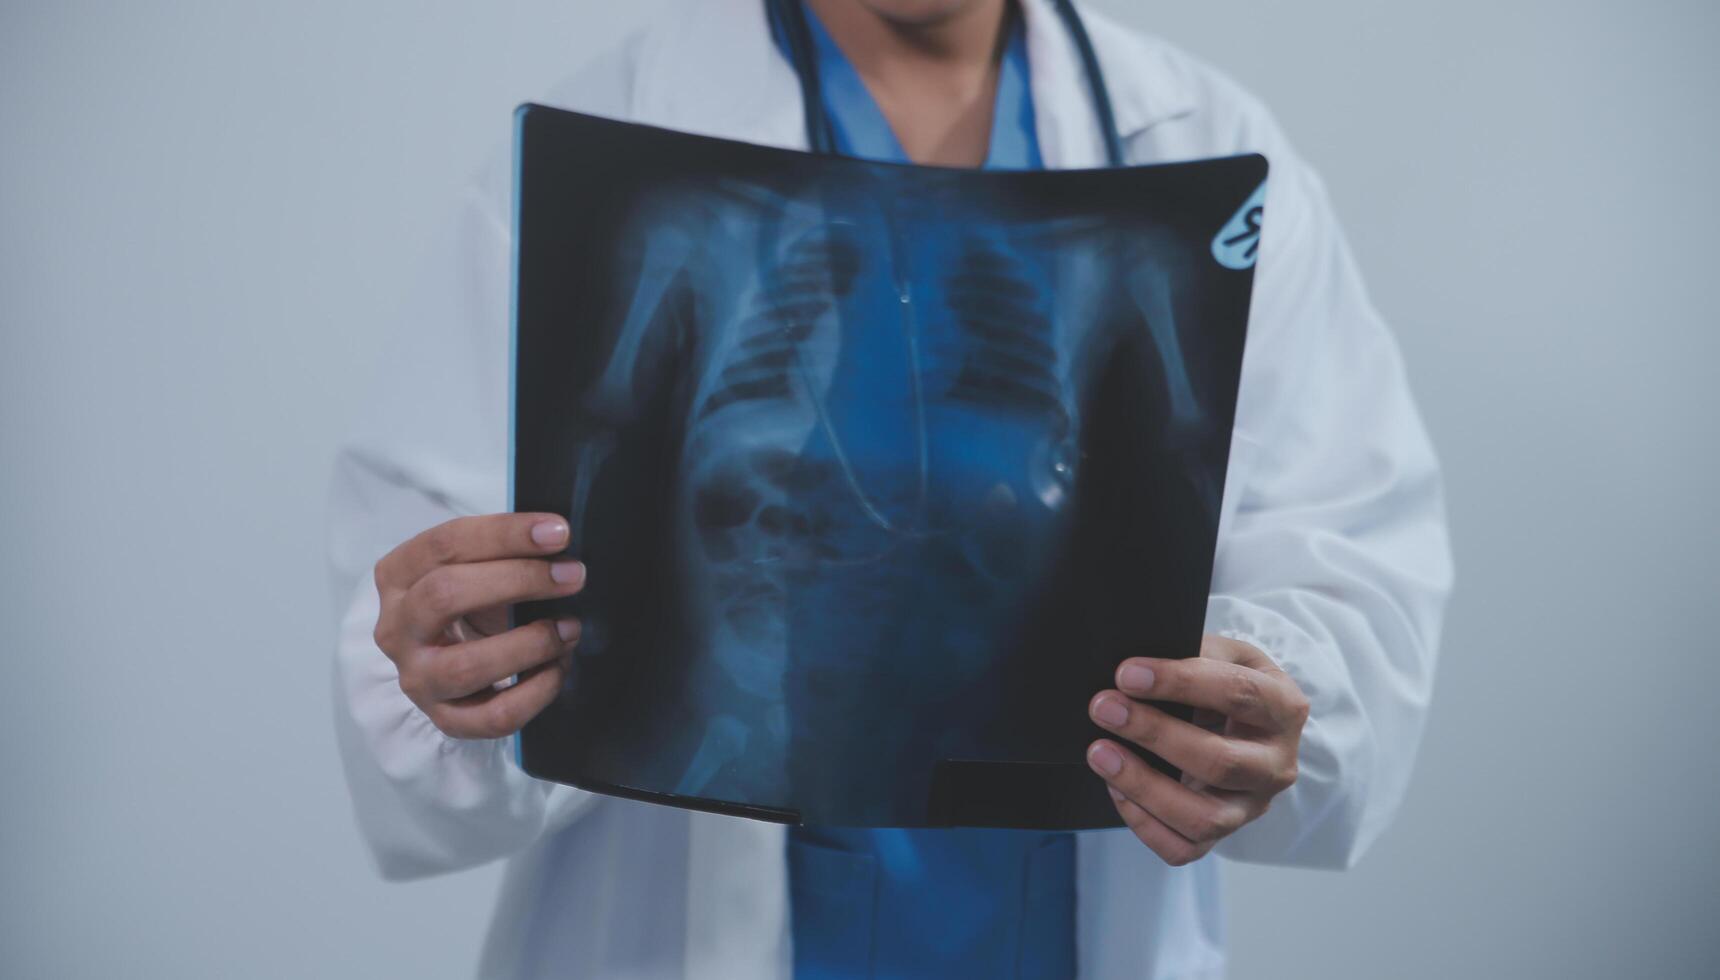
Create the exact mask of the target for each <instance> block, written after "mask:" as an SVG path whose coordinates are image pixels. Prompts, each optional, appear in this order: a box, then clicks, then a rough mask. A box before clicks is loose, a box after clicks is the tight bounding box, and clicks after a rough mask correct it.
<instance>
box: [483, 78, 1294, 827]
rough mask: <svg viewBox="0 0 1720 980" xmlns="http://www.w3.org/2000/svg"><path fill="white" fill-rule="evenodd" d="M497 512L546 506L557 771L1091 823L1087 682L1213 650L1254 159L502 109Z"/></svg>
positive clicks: (850, 810) (926, 814)
mask: <svg viewBox="0 0 1720 980" xmlns="http://www.w3.org/2000/svg"><path fill="white" fill-rule="evenodd" d="M521 126H522V139H521V157H520V179H521V184H520V199H519V205H518V207H519V248H520V252H519V260H518V295H517V297H516V303H517V308H516V357H517V362H516V368H515V370H516V374H515V389H516V390H515V444H514V452H515V468H514V478H515V482H514V498H515V500H514V503H515V507H516V509H520V510H550V511H558V512H561V513H565V514H566V515H567V516H568V518H569V520H570V524H571V527H572V529H573V535H572V543H571V546H570V548H569V551H570V553H572V554H574V555H576V556H578V557H580V558H582V559H583V560H584V561H585V562H586V564H587V566H588V568H589V569H590V579H589V585H588V587H587V589H586V591H585V592H584V593H583V594H582V595H581V596H578V597H576V598H574V599H572V600H568V601H567V602H566V603H565V604H564V605H562V606H558V607H551V606H548V605H539V606H533V607H528V608H526V609H524V611H523V614H524V615H526V616H535V615H542V614H548V613H550V612H552V611H554V612H565V611H573V612H575V613H576V614H577V615H579V616H581V617H582V619H583V620H584V623H585V631H584V635H583V637H582V640H581V643H580V645H579V647H578V649H577V651H576V669H575V670H574V671H573V673H572V675H571V677H570V680H569V684H568V688H567V690H565V691H564V693H563V695H562V696H561V698H560V699H558V701H557V702H556V704H554V705H553V706H552V707H551V708H550V709H549V710H548V711H546V712H545V713H544V715H543V716H541V717H540V718H539V719H537V720H536V721H534V722H533V723H532V724H531V725H530V726H528V727H527V729H526V730H525V732H524V734H523V735H522V737H521V757H522V761H523V763H524V764H525V765H526V767H527V769H528V770H530V771H532V772H534V773H536V774H538V775H541V776H544V777H546V778H551V779H558V780H562V781H565V782H570V783H573V784H575V785H580V786H585V787H587V788H591V789H595V790H600V791H604V792H611V793H618V794H621V795H626V796H634V797H643V798H647V799H654V800H658V801H661V802H669V803H676V804H680V805H685V806H694V807H701V808H707V809H716V810H723V811H727V812H735V813H744V814H750V815H753V816H761V817H767V818H773V819H781V820H791V821H792V820H802V821H806V822H817V823H824V824H844V825H869V826H928V825H930V826H940V825H943V826H948V825H992V826H1046V827H1081V826H1104V825H1110V824H1113V823H1115V821H1116V815H1115V810H1114V808H1112V807H1111V806H1110V805H1109V801H1108V800H1106V799H1105V796H1104V793H1103V788H1102V785H1101V784H1100V783H1099V782H1098V780H1097V779H1095V778H1093V777H1091V776H1090V774H1089V773H1087V771H1086V767H1085V764H1084V763H1083V761H1082V752H1083V749H1084V748H1085V746H1086V744H1087V742H1088V741H1090V739H1091V738H1092V737H1094V736H1095V735H1096V734H1097V730H1096V729H1094V728H1092V726H1091V724H1090V722H1089V721H1088V720H1087V717H1086V706H1087V699H1088V698H1089V697H1090V696H1091V694H1092V693H1093V692H1095V691H1097V690H1100V689H1101V688H1103V687H1105V686H1108V683H1109V681H1108V678H1109V676H1110V672H1111V670H1112V669H1114V667H1115V665H1116V663H1117V662H1118V661H1120V660H1122V659H1123V658H1125V657H1127V656H1130V655H1133V654H1137V653H1143V652H1145V653H1151V654H1153V655H1157V656H1190V655H1193V654H1195V653H1196V652H1197V651H1198V645H1199V636H1200V629H1201V621H1202V617H1203V613H1204V605H1205V597H1206V591H1207V589H1208V586H1209V582H1210V575H1211V564H1212V549H1213V543H1214V538H1215V534H1216V525H1217V520H1218V512H1219V503H1220V497H1221V493H1222V490H1223V481H1224V471H1225V461H1226V457H1227V454H1228V446H1229V436H1230V425H1231V420H1232V415H1233V412H1234V402H1235V396H1236V386H1237V378H1238V373H1239V369H1240V361H1241V356H1242V349H1243V337H1244V328H1245V323H1246V318H1247V305H1248V293H1249V288H1250V284H1251V282H1252V266H1253V264H1254V254H1255V252H1256V251H1257V248H1258V236H1259V230H1260V218H1261V211H1262V207H1263V204H1264V199H1263V180H1264V171H1265V165H1264V161H1263V160H1261V159H1260V158H1259V157H1239V158H1233V159H1226V160H1215V161H1203V162H1200V163H1195V164H1185V165H1176V166H1161V167H1148V168H1129V169H1123V170H1110V171H1089V172H1073V173H1032V174H1027V173H1014V174H1010V173H993V172H970V171H958V170H948V169H939V168H920V167H905V166H898V165H890V164H876V163H865V162H860V161H854V160H843V159H833V158H829V157H823V156H814V155H811V154H806V153H798V152H793V151H786V150H774V149H766V148H762V147H754V146H748V145H743V144H736V143H729V142H724V141H719V140H711V139H706V138H702V137H696V136H688V135H684V134H674V133H668V132H665V131H660V130H653V129H649V128H647V127H639V126H631V125H626V124H621V123H614V122H608V121H604V120H597V119H592V118H589V117H584V116H579V115H576V114H571V113H561V112H556V111H553V110H545V109H539V108H536V107H532V108H530V109H529V110H528V111H526V112H525V113H523V114H522V117H521Z"/></svg>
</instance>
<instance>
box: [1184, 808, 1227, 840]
mask: <svg viewBox="0 0 1720 980" xmlns="http://www.w3.org/2000/svg"><path fill="white" fill-rule="evenodd" d="M1224 834H1225V830H1224V824H1223V822H1222V820H1221V819H1220V818H1219V817H1217V816H1214V815H1211V814H1207V815H1204V816H1199V817H1195V818H1194V819H1193V820H1190V821H1189V834H1188V836H1189V838H1190V839H1192V840H1197V841H1203V840H1218V839H1219V838H1220V837H1223V836H1224Z"/></svg>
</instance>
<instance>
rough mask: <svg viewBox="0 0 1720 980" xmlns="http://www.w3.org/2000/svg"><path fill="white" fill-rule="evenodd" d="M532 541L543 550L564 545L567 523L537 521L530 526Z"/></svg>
mask: <svg viewBox="0 0 1720 980" xmlns="http://www.w3.org/2000/svg"><path fill="white" fill-rule="evenodd" d="M532 540H533V541H535V542H536V543H537V544H538V545H539V546H540V547H544V548H552V547H555V546H556V545H560V544H564V543H566V541H567V522H566V521H538V522H537V523H536V524H533V525H532Z"/></svg>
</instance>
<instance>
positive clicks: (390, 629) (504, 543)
mask: <svg viewBox="0 0 1720 980" xmlns="http://www.w3.org/2000/svg"><path fill="white" fill-rule="evenodd" d="M567 534H568V531H567V521H566V520H564V519H563V518H561V517H558V516H556V515H554V514H489V515H486V516H483V517H461V518H456V519H455V520H451V521H448V522H447V523H445V524H439V525H437V526H436V527H433V528H431V529H430V530H428V531H425V532H424V533H422V534H420V535H418V536H417V537H414V538H413V539H412V540H410V541H407V542H406V543H405V544H402V545H401V546H400V547H398V548H395V549H394V550H393V551H391V552H389V553H388V554H387V555H386V556H384V557H383V559H382V560H381V561H379V562H377V563H376V590H377V593H378V594H379V595H380V596H381V598H382V612H381V615H379V616H378V617H377V621H376V634H375V635H376V645H377V646H378V647H380V648H382V652H383V653H385V654H387V655H388V659H390V660H392V661H394V664H395V666H396V667H398V668H399V670H400V690H401V691H402V692H404V693H405V694H406V696H407V697H408V698H411V699H412V703H413V704H415V705H417V706H418V707H419V708H420V709H421V710H422V711H423V712H424V713H425V714H426V715H428V716H429V717H430V720H431V721H432V722H434V723H435V725H436V727H437V728H440V729H441V730H442V731H443V732H445V733H447V734H448V735H451V736H453V737H455V738H503V737H506V736H508V735H512V734H513V733H514V732H516V731H519V729H520V726H522V725H524V724H525V723H526V722H527V721H530V720H531V719H532V718H533V717H534V716H536V715H537V713H538V712H540V711H542V710H543V709H544V708H545V707H548V705H549V703H550V702H551V701H553V700H555V696H556V694H558V693H559V692H560V690H561V684H562V680H563V679H564V678H565V677H566V676H567V671H568V669H569V667H570V666H571V658H572V651H573V647H574V644H576V643H578V642H579V620H577V619H556V620H548V619H546V620H539V621H538V622H535V623H528V624H527V625H524V626H518V627H515V628H514V629H511V630H509V629H506V625H507V607H508V606H509V605H511V604H513V603H516V602H524V601H527V600H532V599H555V598H560V597H562V596H568V595H572V594H574V593H575V592H578V591H579V590H580V589H581V588H582V587H584V585H585V566H584V565H583V564H581V563H579V562H577V561H567V560H561V561H550V560H548V558H549V556H551V555H555V554H557V553H559V552H560V551H561V550H562V549H563V548H565V547H566V546H567ZM515 675H518V676H519V680H518V682H517V683H513V684H508V683H507V681H508V680H509V679H510V678H512V677H514V676H515Z"/></svg>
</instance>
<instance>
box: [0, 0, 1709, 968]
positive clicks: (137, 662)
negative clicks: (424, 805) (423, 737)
mask: <svg viewBox="0 0 1720 980" xmlns="http://www.w3.org/2000/svg"><path fill="white" fill-rule="evenodd" d="M1099 5H1101V6H1104V7H1106V8H1107V9H1110V10H1112V11H1114V12H1115V13H1117V14H1118V15H1120V16H1122V17H1124V18H1125V19H1127V20H1129V21H1131V22H1133V23H1135V24H1137V25H1140V26H1142V27H1145V28H1147V29H1149V30H1153V31H1155V32H1157V33H1161V34H1164V35H1167V36H1169V37H1171V38H1173V39H1176V40H1178V41H1180V42H1181V43H1183V44H1184V45H1185V46H1187V47H1189V48H1191V49H1192V50H1194V51H1196V52H1198V53H1200V54H1201V55H1203V56H1205V57H1206V58H1207V59H1208V60H1211V61H1213V62H1216V63H1218V64H1219V65H1221V66H1223V67H1224V68H1226V69H1227V70H1228V71H1230V72H1232V73H1233V74H1235V75H1236V76H1238V77H1240V78H1241V79H1242V80H1243V81H1244V82H1245V83H1247V84H1248V85H1249V86H1250V87H1252V88H1253V89H1255V90H1256V91H1257V92H1259V93H1261V94H1262V95H1263V96H1265V97H1266V99H1267V101H1268V102H1269V103H1271V104H1272V105H1273V106H1275V108H1276V109H1277V111H1278V113H1279V115H1280V117H1281V118H1282V119H1283V121H1284V122H1285V124H1286V126H1287V127H1288V129H1289V130H1290V132H1291V133H1292V135H1293V136H1294V137H1295V138H1296V139H1297V140H1298V142H1299V143H1300V145H1301V147H1302V149H1303V151H1304V152H1305V153H1306V154H1307V155H1308V156H1309V157H1310V158H1312V159H1313V160H1314V161H1315V163H1316V164H1318V165H1319V166H1320V167H1321V168H1322V170H1323V171H1324V173H1325V175H1326V177H1327V179H1328V182H1329V184H1330V186H1331V188H1332V191H1333V195H1334V198H1335V200H1336V203H1337V206H1338V208H1339V211H1340V213H1341V215H1342V217H1343V219H1344V221H1345V224H1346V226H1347V228H1348V229H1349V232H1350V235H1351V237H1352V240H1353V242H1354V244H1355V246H1356V249H1357V252H1358V254H1359V255H1360V257H1361V262H1362V265H1363V268H1364V270H1365V271H1366V273H1367V274H1368V277H1369V280H1370V283H1371V285H1372V288H1373V292H1374V294H1375V297H1376V299H1377V301H1378V303H1379V305H1380V306H1381V307H1382V308H1383V309H1384V310H1385V311H1386V313H1387V314H1388V316H1389V317H1390V318H1391V319H1392V321H1393V322H1394V323H1395V324H1396V326H1397V329H1398V331H1399V333H1400V335H1401V337H1402V339H1403V344H1404V346H1405V348H1406V350H1407V353H1408V356H1409V364H1410V369H1411V374H1412V376H1413V378H1414V381H1415V383H1416V386H1417V391H1418V394H1419V396H1420V398H1421V400H1422V404H1423V406H1424V409H1425V412H1426V414H1427V417H1428V420H1429V422H1430V424H1431V427H1432V429H1433V432H1434V435H1435V439H1436V441H1437V442H1438V444H1439V446H1440V448H1441V450H1442V454H1443V457H1444V459H1445V462H1446V465H1447V468H1448V479H1449V487H1450V497H1451V516H1452V521H1453V526H1454V529H1455V534H1456V545H1457V556H1458V561H1459V594H1458V597H1457V599H1456V601H1455V603H1454V605H1453V607H1452V611H1451V617H1450V621H1449V628H1448V631H1447V641H1446V644H1445V650H1444V663H1443V666H1442V670H1441V676H1440V682H1439V692H1438V698H1437V701H1436V705H1435V711H1434V714H1433V718H1432V724H1431V728H1430V730H1429V733H1428V738H1427V743H1426V747H1425V750H1424V752H1423V758H1422V762H1421V766H1420V773H1419V776H1418V779H1417V782H1416V784H1415V787H1414V789H1413V791H1412V793H1411V796H1410V798H1409V801H1408V804H1407V806H1406V808H1405V811H1404V813H1403V815H1402V817H1401V818H1400V819H1399V820H1398V823H1397V825H1396V827H1395V828H1394V830H1393V831H1392V832H1391V833H1390V834H1389V835H1388V836H1387V837H1386V839H1385V840H1384V841H1383V842H1382V843H1381V844H1380V845H1379V846H1378V847H1377V848H1376V849H1375V851H1374V852H1373V853H1372V854H1371V855H1370V857H1369V858H1368V860H1367V861H1365V862H1364V863H1363V865H1362V866H1361V867H1360V868H1359V869H1358V870H1356V871H1354V872H1352V873H1349V874H1343V875H1334V874H1323V873H1311V872H1292V871H1281V870H1271V869H1256V868H1241V867H1233V868H1232V869H1231V872H1230V875H1229V880H1230V884H1231V886H1232V887H1231V896H1230V904H1231V908H1232V910H1233V918H1232V944H1233V947H1234V951H1235V975H1236V976H1238V977H1243V978H1248V977H1273V978H1286V977H1288V978H1296V977H1334V976H1336V977H1367V978H1372V977H1383V976H1391V977H1401V978H1419V977H1428V978H1434V977H1441V978H1443V977H1449V976H1486V977H1494V976H1499V977H1560V978H1565V977H1596V978H1601V977H1621V976H1633V977H1663V976H1664V977H1687V976H1700V975H1715V974H1716V973H1717V972H1720V937H1717V935H1716V931H1715V925H1714V923H1715V916H1716V913H1717V912H1720V908H1717V896H1720V831H1717V830H1716V815H1715V810H1716V807H1717V805H1720V765H1717V764H1716V761H1715V757H1714V755H1715V750H1716V748H1720V737H1717V735H1716V730H1715V721H1714V719H1715V714H1716V713H1715V701H1716V695H1717V693H1720V658H1717V656H1716V654H1717V652H1720V651H1717V650H1716V646H1717V641H1716V636H1717V635H1720V624H1717V620H1720V610H1717V605H1720V603H1717V600H1720V559H1717V557H1716V552H1717V546H1720V518H1717V517H1716V502H1717V498H1720V465H1717V464H1716V453H1717V449H1720V398H1717V397H1716V395H1715V392H1714V380H1713V379H1714V376H1715V371H1714V367H1715V363H1716V360H1717V355H1720V342H1717V340H1716V336H1717V332H1720V331H1717V328H1720V316H1717V314H1716V312H1715V307H1714V303H1713V297H1712V294H1713V283H1714V282H1715V279H1716V269H1715V266H1716V259H1720V247H1717V246H1716V244H1715V233H1716V228H1717V226H1720V196H1717V192H1716V181H1715V179H1714V173H1713V171H1714V169H1715V165H1716V160H1717V159H1720V125H1717V124H1716V119H1717V117H1720V112H1717V110H1716V97H1717V96H1720V59H1716V57H1715V55H1714V48H1715V45H1716V42H1720V8H1717V7H1716V6H1715V5H1714V4H1713V3H1712V2H1711V0H1684V2H1680V0H1660V2H1648V0H1638V2H1634V3H1626V2H1623V0H1618V2H1612V3H1602V2H1597V0H1564V2H1553V0H1517V2H1508V0H1491V2H1481V0H1448V2H1444V3H1430V4H1404V3H1379V2H1377V0H1373V2H1370V0H1300V2H1273V0H1207V2H1204V3H1183V4H1168V3H1152V4H1148V3H1128V2H1124V0H1111V2H1108V3H1103V4H1099ZM661 6H662V4H661V3H629V4H616V3H608V4H597V3H593V2H589V0H587V2H562V3H553V2H549V0H492V2H489V3H482V4H472V3H456V2H450V0H414V2H405V0H393V2H366V3H345V2H343V3H336V2H332V0H299V2H293V3H282V4H271V5H262V4H249V3H234V2H231V0H222V2H214V0H208V2H182V3H166V2H155V3H142V2H135V3H120V2H108V3H97V2H88V0H61V2H56V3H34V4H26V3H21V2H17V0H5V2H3V3H0V345H3V346H0V481H3V482H0V627H3V630H4V632H3V633H0V636H3V637H4V641H3V642H4V646H3V647H0V649H3V651H4V659H3V660H0V663H3V665H4V669H5V673H6V676H5V678H4V681H3V682H0V726H3V728H0V736H3V737H0V800H3V803H0V973H4V974H6V975H8V976H19V977H46V976H69V977H109V976H134V977H184V978H190V977H234V976H260V977H267V976H313V975H315V976H347V975H351V976H359V975H364V976H397V977H405V976H424V977H458V976H464V975H466V974H467V973H468V972H469V971H470V969H471V965H472V963H473V961H474V957H475V952H476V948H477V944H478V941H479V938H480V936H481V934H482V932H483V929H484V924H485V919H486V917H487V916H488V913H489V906H490V901H491V898H492V895H493V892H494V888H495V884H496V880H497V879H496V874H495V870H494V869H484V870H480V871H477V872H473V873H469V874H465V875H460V876H457V877H451V878H445V879H440V880H435V881H431V882H425V883H420V884H413V885H404V886H402V885H384V884H383V883H381V882H380V881H378V880H377V879H376V878H375V877H374V876H373V875H372V872H371V870H370V867H369V865H368V862H367V859H366V857H365V855H364V853H363V851H362V850H361V847H360V844H359V841H358V838H357V835H356V833H355V831H354V830H353V828H352V824H351V820H350V814H349V812H348V804H347V800H346V796H345V790H344V787H343V784H342V781H341V777H340V773H339V767H338V764H337V760H336V756H335V750H334V744H333V738H332V735H331V731H330V723H329V713H330V710H331V709H330V698H329V692H328V670H329V668H328V664H329V657H330V651H331V637H332V632H333V611H332V609H331V606H330V600H329V598H328V593H327V588H326V585H325V578H324V567H323V558H322V552H321V525H322V508H323V492H324V488H325V485H326V481H327V477H328V465H329V461H330V456H331V453H332V450H333V447H334V445H335V442H336V440H337V439H338V438H339V436H340V434H341V432H342V431H343V430H344V428H345V427H346V426H347V425H348V424H349V422H350V420H351V419H352V418H353V417H354V413H356V412H357V411H358V410H359V406H360V405H361V403H362V399H363V389H364V385H365V381H366V379H367V378H369V377H372V376H373V373H374V372H375V371H377V370H379V369H380V366H379V364H378V363H377V362H378V355H379V351H380V349H381V345H382V339H383V336H384V333H385V329H386V327H387V325H388V324H389V321H390V318H391V317H392V316H393V314H394V311H395V310H396V309H397V308H398V307H399V306H400V305H401V304H402V302H403V297H404V296H405V295H406V290H408V289H409V288H410V285H411V282H412V275H413V272H414V270H415V268H416V266H417V263H418V260H419V258H420V243H421V242H424V241H425V240H427V239H428V237H429V236H430V235H431V233H432V232H433V230H434V229H436V228H438V227H440V226H441V225H442V224H443V223H444V222H445V221H446V220H447V219H448V218H449V216H450V214H451V211H452V205H453V200H454V196H455V191H456V189H457V187H458V186H459V184H460V182H461V181H462V179H463V178H464V177H465V176H466V175H468V174H469V173H471V172H472V171H473V170H474V169H475V168H476V167H477V166H478V165H479V163H480V162H481V160H482V159H483V158H484V157H485V156H487V155H488V154H490V153H491V152H494V151H496V150H497V149H498V148H499V147H500V146H501V145H502V143H503V140H504V139H505V137H506V133H507V127H508V123H509V111H510V110H511V108H512V107H513V105H514V104H515V103H516V102H518V101H521V100H523V99H526V98H529V97H532V96H534V95H537V94H539V93H541V92H542V91H543V90H544V89H546V88H547V87H548V86H549V84H550V83H552V82H553V81H554V80H555V79H557V78H559V77H561V76H563V75H565V74H567V73H569V72H570V71H571V70H573V69H574V68H576V67H577V66H578V65H579V63H580V62H582V61H583V60H584V59H585V58H586V57H587V56H588V55H590V54H591V53H593V52H595V51H597V50H598V49H600V48H603V47H604V46H606V45H608V44H610V43H612V42H613V41H614V40H615V39H617V38H618V37H620V36H621V35H622V34H623V33H624V32H625V31H626V30H628V29H629V28H630V27H632V26H633V25H635V24H637V23H639V22H641V21H642V20H643V19H645V18H646V17H648V16H650V15H651V14H652V13H653V12H654V11H656V10H657V9H659V8H660V7H661Z"/></svg>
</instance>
